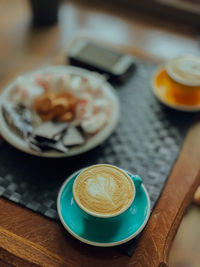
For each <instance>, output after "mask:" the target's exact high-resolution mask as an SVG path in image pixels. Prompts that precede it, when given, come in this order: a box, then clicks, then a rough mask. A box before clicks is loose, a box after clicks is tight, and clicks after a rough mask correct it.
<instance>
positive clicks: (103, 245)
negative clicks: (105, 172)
mask: <svg viewBox="0 0 200 267" xmlns="http://www.w3.org/2000/svg"><path fill="white" fill-rule="evenodd" d="M84 169H85V168H83V169H81V170H78V171H75V172H74V173H72V174H71V175H70V176H69V177H68V178H67V179H66V180H65V181H64V183H63V184H62V186H61V187H60V190H59V193H58V197H57V212H58V216H59V219H60V221H61V223H62V225H63V226H64V228H65V229H66V230H67V231H68V233H70V234H71V235H72V236H73V237H75V238H76V239H78V240H79V241H81V242H83V243H85V244H88V245H92V246H96V247H114V246H118V245H121V244H124V243H126V242H128V241H130V240H131V239H133V238H134V237H136V236H137V235H138V234H139V233H140V232H141V231H142V230H143V229H144V227H145V226H146V224H147V222H148V220H149V217H150V214H151V204H150V198H149V194H148V192H147V190H146V187H145V186H144V184H141V186H142V188H143V190H144V193H145V195H146V198H147V206H146V207H147V214H146V217H145V220H144V221H143V223H142V225H141V226H140V227H139V228H138V230H137V231H136V232H134V233H133V234H132V235H130V236H129V237H127V238H125V239H122V240H120V241H116V242H110V243H99V242H94V241H90V240H88V239H85V238H83V237H80V236H79V235H77V234H75V233H74V232H73V231H72V230H71V229H70V228H69V227H68V225H67V224H66V223H65V221H64V219H63V216H62V212H61V208H60V199H61V195H62V193H63V190H64V188H65V186H66V185H67V184H68V183H69V181H71V180H72V179H73V177H74V176H75V175H76V174H77V173H78V172H80V171H82V170H84ZM122 170H123V169H122ZM146 207H145V208H146Z"/></svg>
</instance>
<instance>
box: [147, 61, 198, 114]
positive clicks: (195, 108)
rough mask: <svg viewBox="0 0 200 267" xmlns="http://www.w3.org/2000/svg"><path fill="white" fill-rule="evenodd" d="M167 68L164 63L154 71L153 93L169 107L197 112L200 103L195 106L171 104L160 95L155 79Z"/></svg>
mask: <svg viewBox="0 0 200 267" xmlns="http://www.w3.org/2000/svg"><path fill="white" fill-rule="evenodd" d="M163 69H165V67H164V66H163V65H162V66H160V67H158V68H157V69H156V71H155V72H154V73H153V75H152V80H151V87H152V89H153V93H154V95H155V96H156V97H157V99H158V100H159V101H160V102H161V103H162V104H164V105H165V106H167V107H169V108H173V109H175V110H178V111H187V112H197V111H200V105H193V106H189V105H181V104H176V105H175V104H171V103H169V102H168V101H166V100H165V99H164V98H162V97H160V95H159V94H158V93H157V87H156V85H155V79H156V77H157V75H158V74H159V73H160V72H161V71H162V70H163Z"/></svg>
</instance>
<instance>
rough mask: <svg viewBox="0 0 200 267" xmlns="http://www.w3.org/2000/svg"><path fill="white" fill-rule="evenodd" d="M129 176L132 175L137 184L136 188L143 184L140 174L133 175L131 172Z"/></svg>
mask: <svg viewBox="0 0 200 267" xmlns="http://www.w3.org/2000/svg"><path fill="white" fill-rule="evenodd" d="M129 176H130V177H131V179H132V181H133V183H134V185H135V188H136V190H137V189H138V188H139V187H140V186H141V184H142V178H141V177H140V176H139V175H137V174H136V175H132V174H130V173H129Z"/></svg>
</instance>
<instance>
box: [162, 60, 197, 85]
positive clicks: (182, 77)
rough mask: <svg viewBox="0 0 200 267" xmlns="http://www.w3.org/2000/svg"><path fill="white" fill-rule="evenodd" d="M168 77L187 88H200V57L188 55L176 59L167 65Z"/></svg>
mask: <svg viewBox="0 0 200 267" xmlns="http://www.w3.org/2000/svg"><path fill="white" fill-rule="evenodd" d="M166 70H167V73H168V75H169V76H170V77H171V78H172V79H173V80H174V81H176V82H178V83H180V84H182V85H186V86H200V57H198V56H193V55H186V56H180V57H176V58H174V59H172V60H170V61H169V62H167V64H166Z"/></svg>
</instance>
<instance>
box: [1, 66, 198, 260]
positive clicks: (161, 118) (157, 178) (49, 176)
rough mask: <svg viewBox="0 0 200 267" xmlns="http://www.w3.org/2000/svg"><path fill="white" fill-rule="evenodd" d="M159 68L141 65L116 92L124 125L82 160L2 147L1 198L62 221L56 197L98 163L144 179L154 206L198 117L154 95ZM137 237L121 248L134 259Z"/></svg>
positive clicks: (80, 157)
mask: <svg viewBox="0 0 200 267" xmlns="http://www.w3.org/2000/svg"><path fill="white" fill-rule="evenodd" d="M154 69H155V66H153V65H151V64H148V63H144V62H138V64H137V68H136V70H135V73H134V75H133V77H132V78H131V79H130V80H129V81H128V82H127V83H126V84H125V85H121V86H117V87H116V91H117V93H118V95H119V99H120V103H121V120H120V123H119V125H118V127H117V129H116V131H115V132H114V133H113V134H112V136H111V137H110V138H108V140H107V141H106V142H104V143H103V144H102V145H100V146H99V147H97V148H95V149H93V150H92V151H90V152H88V153H85V154H83V155H80V156H76V157H72V158H63V159H45V158H37V157H34V156H30V155H27V154H24V153H22V152H20V151H18V150H16V149H14V148H13V147H11V146H10V145H8V144H7V143H3V144H1V146H0V195H1V196H3V197H5V198H8V199H10V200H12V201H14V202H16V203H20V204H21V205H23V206H25V207H27V208H29V209H31V210H33V211H35V212H39V213H41V214H43V215H45V216H47V217H49V218H51V219H58V215H57V211H56V198H57V193H58V190H59V188H60V186H61V184H62V183H63V181H64V180H65V179H66V178H67V177H68V175H70V174H71V173H72V172H74V171H76V170H78V169H80V168H83V167H86V166H88V165H91V164H96V163H108V164H113V165H116V166H119V167H121V168H123V169H126V170H128V171H130V172H132V173H137V174H139V175H140V176H141V177H142V178H143V181H144V184H145V186H146V188H147V190H148V192H149V195H150V199H151V206H152V207H153V206H154V205H155V203H156V201H157V200H158V197H159V195H160V193H161V191H162V189H163V186H164V184H165V181H166V179H167V177H168V174H169V172H170V170H171V168H172V166H173V164H174V162H175V160H176V158H177V155H178V152H179V150H180V148H181V144H182V142H183V140H184V136H185V133H186V131H187V129H188V128H189V126H190V124H191V121H192V118H193V115H192V114H186V113H183V112H177V111H172V110H169V109H167V108H165V107H163V106H162V105H161V104H159V103H158V102H157V100H156V99H155V97H154V96H153V93H152V90H151V87H150V80H151V75H152V72H153V71H154ZM136 243H137V238H135V239H134V240H132V241H130V242H129V243H127V244H125V245H123V246H120V249H121V250H123V252H124V253H126V254H127V255H129V256H130V255H132V253H133V251H134V248H135V246H136Z"/></svg>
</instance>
